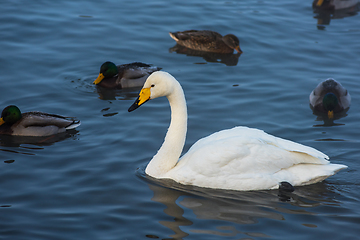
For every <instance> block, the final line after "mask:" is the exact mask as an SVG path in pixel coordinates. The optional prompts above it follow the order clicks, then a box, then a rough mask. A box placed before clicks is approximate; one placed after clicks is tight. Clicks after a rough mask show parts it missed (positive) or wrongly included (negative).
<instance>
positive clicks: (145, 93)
mask: <svg viewBox="0 0 360 240" xmlns="http://www.w3.org/2000/svg"><path fill="white" fill-rule="evenodd" d="M150 95H151V91H150V88H143V89H141V91H140V93H139V96H138V97H137V99H136V100H135V102H134V103H133V104H132V105H131V106H130V107H129V109H128V111H129V112H132V111H134V110H135V109H137V108H138V107H140V106H141V105H143V104H144V103H146V102H147V101H149V100H150Z"/></svg>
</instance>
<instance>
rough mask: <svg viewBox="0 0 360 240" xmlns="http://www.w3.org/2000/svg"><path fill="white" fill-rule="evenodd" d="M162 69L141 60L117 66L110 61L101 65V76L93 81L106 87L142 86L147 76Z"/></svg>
mask: <svg viewBox="0 0 360 240" xmlns="http://www.w3.org/2000/svg"><path fill="white" fill-rule="evenodd" d="M160 69H161V68H159V67H155V66H151V65H149V64H146V63H141V62H133V63H129V64H122V65H118V66H116V65H115V64H114V63H113V62H109V61H108V62H104V63H103V64H102V65H101V67H100V73H99V76H98V77H97V78H96V80H95V81H94V82H93V83H94V84H95V85H97V86H101V87H104V88H118V89H121V88H132V87H142V86H143V85H144V82H145V80H146V79H147V77H148V76H149V75H150V74H151V73H153V72H155V71H159V70H160Z"/></svg>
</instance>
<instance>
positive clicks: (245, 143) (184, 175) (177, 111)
mask: <svg viewBox="0 0 360 240" xmlns="http://www.w3.org/2000/svg"><path fill="white" fill-rule="evenodd" d="M161 96H166V97H167V98H168V100H169V103H170V107H171V123H170V127H169V129H168V132H167V134H166V137H165V140H164V143H163V144H162V146H161V148H160V149H159V151H158V153H157V154H156V155H155V156H154V157H153V158H152V159H151V161H150V163H149V164H148V166H147V167H146V170H145V172H146V174H148V175H149V176H152V177H154V178H169V179H173V180H174V181H176V182H179V183H181V184H185V185H195V186H199V187H206V188H217V189H231V190H240V191H249V190H265V189H276V188H278V187H279V183H280V182H282V181H286V182H289V183H290V184H292V185H294V186H301V185H307V184H312V183H315V182H319V181H322V180H324V179H325V178H327V177H329V176H332V175H334V174H335V173H336V172H338V171H339V170H341V169H344V168H347V166H345V165H341V164H331V163H330V162H329V161H328V160H327V159H328V156H326V155H325V154H323V153H321V152H320V151H318V150H316V149H314V148H311V147H307V146H304V145H301V144H298V143H295V142H291V141H289V140H285V139H281V138H278V137H274V136H271V135H269V134H267V133H265V132H263V131H261V130H258V129H252V128H247V127H235V128H232V129H228V130H223V131H220V132H216V133H214V134H212V135H210V136H208V137H205V138H202V139H200V140H198V141H197V142H196V143H195V144H194V145H193V146H192V147H191V148H190V149H189V151H188V152H187V153H186V154H184V155H183V156H182V158H181V159H179V157H180V155H181V152H182V149H183V147H184V143H185V137H186V130H187V108H186V101H185V97H184V93H183V90H182V88H181V86H180V84H179V83H178V82H177V81H176V79H175V78H174V77H172V76H171V75H170V74H168V73H166V72H161V71H159V72H155V73H153V74H151V75H150V76H149V78H148V79H147V80H146V82H145V84H144V87H143V89H142V91H141V92H140V94H139V98H138V99H137V100H136V101H135V103H134V104H133V105H132V106H131V107H130V108H129V111H132V110H134V109H136V108H137V107H139V106H140V105H142V104H143V103H144V102H146V101H147V100H150V99H154V98H157V97H161Z"/></svg>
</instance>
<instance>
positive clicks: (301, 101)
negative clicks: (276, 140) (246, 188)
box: [0, 0, 360, 240]
mask: <svg viewBox="0 0 360 240" xmlns="http://www.w3.org/2000/svg"><path fill="white" fill-rule="evenodd" d="M0 9H1V13H2V14H1V15H0V22H1V24H0V32H1V38H0V39H1V40H0V49H1V55H0V60H1V64H0V72H1V77H0V81H1V88H0V96H1V109H2V108H4V107H5V106H7V105H9V104H15V105H17V106H19V107H20V108H21V109H22V111H24V112H25V111H32V110H38V111H44V112H49V113H57V114H62V115H67V116H76V117H78V118H79V119H80V120H81V121H82V125H81V126H80V127H78V128H77V130H76V131H72V132H68V133H66V134H63V135H59V136H54V137H50V138H45V139H33V138H14V137H4V136H1V137H0V160H1V162H0V206H1V207H0V239H37V240H39V239H107V240H110V239H268V238H269V239H356V238H358V236H359V234H360V230H359V224H360V207H359V206H360V174H359V169H360V162H359V161H360V160H359V159H360V141H359V132H360V124H359V119H360V111H359V109H360V107H359V106H360V99H359V95H360V86H359V76H360V68H359V66H360V57H359V56H360V40H359V39H360V16H359V15H357V13H356V11H355V12H352V13H350V14H347V15H346V16H343V15H340V17H339V14H338V15H336V14H335V15H334V16H333V17H331V16H329V15H328V16H325V20H324V21H323V22H325V23H326V24H324V25H318V24H317V22H318V19H317V18H316V17H317V16H318V15H317V14H315V13H314V12H313V9H312V2H311V1H285V0H279V1H203V0H201V1H200V0H194V1H191V2H190V1H188V2H186V1H178V0H176V1H160V0H159V1H137V0H132V1H115V0H106V1H97V2H95V1H83V0H80V1H70V0H64V1H43V0H42V1H41V0H34V1H22V0H13V1H1V2H0ZM321 17H324V16H321ZM188 29H210V30H214V31H218V32H220V33H221V34H227V33H233V34H235V35H237V36H238V37H239V38H240V41H241V49H242V50H243V51H244V53H243V54H242V55H241V56H240V57H239V58H235V59H230V60H226V59H225V60H219V62H211V61H206V60H205V59H204V58H203V57H201V56H188V55H186V54H178V53H176V52H174V51H173V50H172V47H174V45H175V42H174V41H173V40H172V39H171V38H170V37H169V35H168V32H169V31H180V30H188ZM207 59H208V58H207ZM105 61H113V62H115V63H116V64H123V63H129V62H133V61H141V62H145V63H150V64H154V65H156V66H159V67H162V68H163V70H164V71H167V72H169V73H171V74H172V75H173V76H175V77H176V78H177V79H178V80H179V82H180V83H181V84H182V86H183V88H184V91H185V94H186V98H187V103H188V111H189V124H188V125H189V126H188V127H189V129H188V136H187V140H186V145H185V149H184V151H187V150H188V149H189V147H190V146H191V145H192V144H193V143H194V142H195V141H196V140H197V139H199V138H201V137H204V136H207V135H209V134H211V133H213V132H215V131H219V130H221V129H226V128H231V127H233V126H238V125H242V126H249V127H255V128H259V129H263V130H265V131H266V132H268V133H270V134H273V135H276V136H279V137H282V138H286V139H290V140H293V141H296V142H299V143H302V144H306V145H309V146H311V147H315V148H317V149H319V150H321V151H323V152H324V153H326V154H327V155H329V156H330V159H331V161H332V162H334V163H340V164H345V165H348V166H349V168H348V169H346V170H343V171H341V172H339V173H338V174H336V175H334V176H332V177H331V178H328V179H327V180H326V181H324V182H322V183H318V184H314V185H310V186H306V187H297V188H296V190H295V192H293V193H291V194H285V195H283V194H279V192H278V191H256V192H233V191H221V190H206V189H201V188H193V187H182V186H178V185H176V184H173V183H171V182H167V181H155V182H154V181H153V180H151V179H147V178H146V176H145V175H144V167H145V166H146V164H147V163H148V161H149V160H150V159H151V157H152V156H153V155H154V154H155V153H156V151H157V149H158V148H159V147H160V145H161V143H162V141H163V138H164V135H165V133H166V130H167V127H168V124H169V120H170V113H169V111H170V109H169V107H168V103H167V100H166V99H165V98H161V99H156V100H153V101H151V102H149V103H146V105H144V106H142V107H141V108H139V109H138V110H136V111H134V112H131V113H128V112H127V109H128V107H129V106H130V105H131V104H132V103H133V101H134V100H135V98H136V95H137V93H138V91H139V89H131V90H123V91H121V90H118V91H101V90H99V89H97V88H96V87H95V86H94V85H93V84H92V82H93V80H94V79H95V78H96V76H97V74H98V71H99V68H100V65H101V64H102V63H103V62H105ZM221 61H222V62H221ZM330 77H331V78H334V79H336V80H338V81H339V82H341V83H342V84H343V86H345V87H346V88H347V89H348V90H349V92H350V93H351V96H352V105H351V107H350V110H349V111H348V112H347V116H345V117H343V118H340V119H337V120H335V121H334V122H333V123H328V122H324V121H322V120H321V119H319V118H317V116H315V115H313V113H312V111H311V109H310V107H309V99H308V97H309V94H310V92H311V91H312V90H313V88H315V87H316V85H317V84H318V83H319V82H321V81H323V80H325V79H327V78H330Z"/></svg>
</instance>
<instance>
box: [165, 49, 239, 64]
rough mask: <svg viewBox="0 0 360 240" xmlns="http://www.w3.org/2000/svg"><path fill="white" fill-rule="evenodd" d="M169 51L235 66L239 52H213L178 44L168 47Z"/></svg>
mask: <svg viewBox="0 0 360 240" xmlns="http://www.w3.org/2000/svg"><path fill="white" fill-rule="evenodd" d="M169 52H170V53H172V52H176V53H178V54H185V55H186V56H194V57H202V58H203V59H204V60H205V61H207V62H213V63H223V64H225V65H227V66H236V65H237V64H238V61H239V57H240V55H241V53H236V54H234V53H213V52H204V51H199V50H194V49H190V48H187V47H184V46H181V45H179V44H176V45H175V46H174V47H172V48H169Z"/></svg>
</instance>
